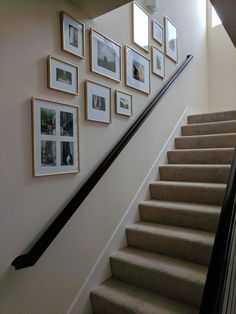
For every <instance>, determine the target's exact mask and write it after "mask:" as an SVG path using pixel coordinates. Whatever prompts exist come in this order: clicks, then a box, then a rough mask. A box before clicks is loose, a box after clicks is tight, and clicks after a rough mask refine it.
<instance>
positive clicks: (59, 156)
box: [31, 97, 79, 177]
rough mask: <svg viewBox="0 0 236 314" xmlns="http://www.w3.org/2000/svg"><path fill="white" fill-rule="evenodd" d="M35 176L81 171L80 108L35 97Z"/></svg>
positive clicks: (33, 102) (33, 123) (33, 108)
mask: <svg viewBox="0 0 236 314" xmlns="http://www.w3.org/2000/svg"><path fill="white" fill-rule="evenodd" d="M31 108H32V133H33V137H32V138H33V150H32V151H33V176H35V177H38V176H48V175H58V174H68V173H78V172H79V107H78V106H74V105H69V104H64V103H61V102H56V101H52V100H46V99H40V98H34V97H33V98H32V103H31Z"/></svg>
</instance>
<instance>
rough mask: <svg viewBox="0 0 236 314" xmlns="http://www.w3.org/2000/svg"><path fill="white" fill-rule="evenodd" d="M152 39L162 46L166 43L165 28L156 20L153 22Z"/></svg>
mask: <svg viewBox="0 0 236 314" xmlns="http://www.w3.org/2000/svg"><path fill="white" fill-rule="evenodd" d="M152 38H153V39H154V40H155V41H156V42H157V43H158V44H160V45H161V46H162V45H163V43H164V27H163V26H161V24H159V23H158V22H157V21H156V20H155V19H154V20H153V21H152Z"/></svg>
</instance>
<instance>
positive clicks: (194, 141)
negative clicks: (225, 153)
mask: <svg viewBox="0 0 236 314" xmlns="http://www.w3.org/2000/svg"><path fill="white" fill-rule="evenodd" d="M235 146H236V134H227V135H224V136H222V135H219V136H210V137H209V136H204V137H197V136H196V137H191V138H187V137H184V136H183V137H177V138H176V139H175V147H176V148H177V149H199V148H223V147H235Z"/></svg>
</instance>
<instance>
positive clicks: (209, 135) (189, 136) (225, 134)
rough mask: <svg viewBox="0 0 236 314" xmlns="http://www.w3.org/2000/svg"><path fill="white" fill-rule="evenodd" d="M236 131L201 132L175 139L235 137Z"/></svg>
mask: <svg viewBox="0 0 236 314" xmlns="http://www.w3.org/2000/svg"><path fill="white" fill-rule="evenodd" d="M234 136H236V133H235V132H234V133H220V134H201V135H185V136H176V138H175V139H183V140H186V139H197V138H199V139H205V138H209V139H210V138H217V139H218V138H219V137H227V138H228V137H234Z"/></svg>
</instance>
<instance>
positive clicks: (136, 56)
mask: <svg viewBox="0 0 236 314" xmlns="http://www.w3.org/2000/svg"><path fill="white" fill-rule="evenodd" d="M125 81H126V85H127V86H129V87H132V88H134V89H136V90H139V91H141V92H143V93H145V94H150V60H149V59H148V58H146V57H145V56H143V55H142V54H140V53H139V52H138V51H136V50H134V49H133V48H131V47H130V46H128V45H127V46H126V47H125Z"/></svg>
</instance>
